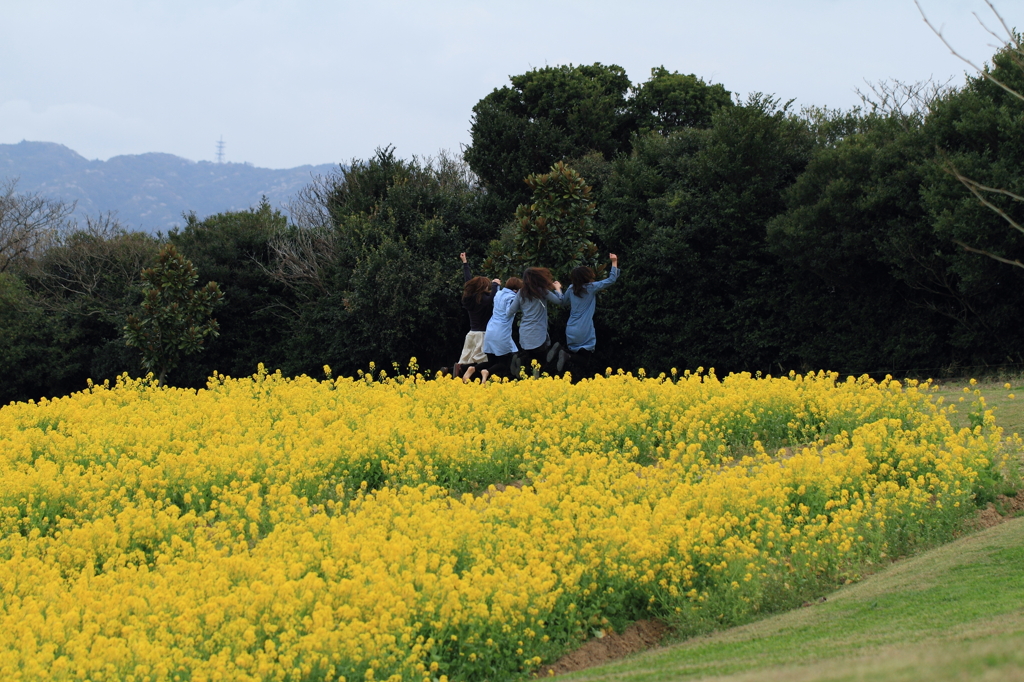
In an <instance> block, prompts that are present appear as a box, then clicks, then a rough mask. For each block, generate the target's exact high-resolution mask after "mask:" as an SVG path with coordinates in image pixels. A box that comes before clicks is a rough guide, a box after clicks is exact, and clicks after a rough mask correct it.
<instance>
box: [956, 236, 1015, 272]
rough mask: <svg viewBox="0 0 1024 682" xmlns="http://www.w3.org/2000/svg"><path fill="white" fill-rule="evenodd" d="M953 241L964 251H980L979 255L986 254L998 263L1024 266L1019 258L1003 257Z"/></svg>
mask: <svg viewBox="0 0 1024 682" xmlns="http://www.w3.org/2000/svg"><path fill="white" fill-rule="evenodd" d="M954 243H955V244H956V245H957V246H959V247H961V248H962V249H963V250H964V251H970V252H971V253H980V254H981V255H983V256H988V257H989V258H991V259H992V260H997V261H999V262H1000V263H1006V264H1007V265H1016V266H1017V267H1018V268H1024V263H1021V262H1020V261H1019V260H1010V259H1009V258H1003V257H1002V256H997V255H996V254H994V253H992V252H990V251H985V250H983V249H976V248H974V247H972V246H967V244H964V243H963V242H958V241H954Z"/></svg>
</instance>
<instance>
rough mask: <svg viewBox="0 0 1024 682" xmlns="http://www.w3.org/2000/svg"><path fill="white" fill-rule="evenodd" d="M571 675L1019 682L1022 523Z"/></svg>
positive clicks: (1023, 673) (1023, 659)
mask: <svg viewBox="0 0 1024 682" xmlns="http://www.w3.org/2000/svg"><path fill="white" fill-rule="evenodd" d="M566 677H567V678H571V679H575V680H623V681H625V680H636V681H638V682H639V681H644V682H654V681H661V680H696V679H701V680H769V681H776V680H777V681H780V682H781V681H790V680H793V681H800V682H805V681H806V682H810V681H817V680H989V679H991V680H1024V518H1020V519H1014V520H1011V521H1007V522H1006V523H1003V524H1001V525H998V526H994V527H992V528H989V529H987V530H984V531H980V532H978V533H975V534H972V535H969V536H967V537H964V538H962V539H960V540H957V541H955V542H953V543H950V544H948V545H945V546H943V547H939V548H937V549H934V550H931V551H928V552H926V553H923V554H921V555H918V556H916V557H913V558H910V559H906V560H903V561H900V562H898V563H895V564H893V565H891V566H889V567H887V568H885V569H883V570H881V571H879V572H878V573H876V574H875V575H873V576H871V577H869V578H867V579H865V580H864V581H863V582H860V583H857V584H854V585H849V586H847V587H844V588H842V589H840V590H838V591H837V592H835V593H833V594H831V595H829V596H828V597H827V598H826V600H825V601H824V602H819V603H815V604H814V605H813V606H807V607H805V608H801V609H797V610H795V611H791V612H789V613H785V614H781V615H778V616H774V617H772V618H768V619H765V620H762V621H759V622H756V623H751V624H748V625H745V626H741V627H737V628H733V629H731V630H727V631H724V632H720V633H717V634H714V635H710V636H707V637H699V638H694V639H691V640H688V641H685V642H682V643H680V644H676V645H673V646H667V647H664V648H660V649H656V650H652V651H648V652H646V653H644V654H641V655H638V656H634V657H631V658H627V659H623V660H621V661H618V662H616V663H614V664H612V665H608V666H604V667H601V668H592V669H589V670H583V671H580V672H577V673H574V674H572V675H567V676H566Z"/></svg>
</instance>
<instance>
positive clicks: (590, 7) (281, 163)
mask: <svg viewBox="0 0 1024 682" xmlns="http://www.w3.org/2000/svg"><path fill="white" fill-rule="evenodd" d="M919 1H920V3H921V6H922V8H923V9H924V11H925V13H926V14H927V15H928V18H929V19H930V20H931V21H932V22H933V23H934V24H935V25H936V27H941V29H942V31H943V33H944V35H945V36H946V37H947V39H948V40H949V41H950V42H951V43H952V44H953V45H954V46H955V47H956V48H957V49H958V51H960V52H961V53H962V54H963V55H964V56H966V57H968V58H970V59H972V60H973V61H974V62H975V63H978V64H980V63H983V62H985V61H986V60H988V59H989V58H990V57H991V55H992V53H993V52H994V47H993V46H994V45H995V44H996V39H995V38H994V37H993V36H991V35H989V34H987V33H986V32H985V29H984V28H982V26H981V25H979V23H978V20H977V19H976V18H975V16H974V15H973V14H972V13H976V14H977V15H978V16H979V17H981V19H982V20H984V21H985V23H986V24H987V25H989V27H990V28H998V27H999V26H998V20H997V19H996V17H995V15H993V14H992V12H991V10H990V9H989V8H988V7H987V6H986V4H985V2H984V0H919ZM995 2H996V7H997V9H998V10H999V11H1000V13H1001V14H1002V16H1003V18H1004V19H1005V20H1006V21H1007V23H1008V24H1010V25H1011V26H1024V2H1020V0H995ZM0 9H2V16H3V24H4V30H3V39H2V40H0V144H12V143H17V142H20V141H21V140H33V141H47V142H58V143H60V144H63V145H66V146H68V147H70V148H71V149H74V150H75V151H77V152H78V153H80V154H82V155H83V156H85V157H86V158H89V159H103V160H106V159H108V158H110V157H112V156H116V155H120V154H140V153H145V152H166V153H170V154H175V155H178V156H182V157H185V158H187V159H191V160H194V161H200V160H208V161H212V160H216V154H217V141H218V140H219V139H221V138H223V141H224V160H225V161H231V162H248V163H252V164H254V165H256V166H261V167H266V168H291V167H295V166H300V165H304V164H320V163H347V162H349V161H351V160H352V159H364V158H367V157H369V156H371V155H372V154H373V153H374V150H375V149H376V148H377V147H381V146H384V145H389V144H390V145H394V147H395V151H396V154H397V155H398V156H400V157H403V158H409V157H411V156H413V155H418V156H421V157H422V156H429V155H434V154H436V153H437V152H438V151H439V150H449V151H455V152H458V151H459V150H460V149H461V148H462V146H464V145H466V144H468V143H469V142H470V135H469V129H470V125H471V117H472V109H473V106H474V105H475V104H476V103H477V102H478V101H479V100H480V99H482V98H483V97H485V96H486V95H487V94H488V93H490V92H491V91H492V90H494V89H495V88H500V87H502V86H504V85H507V84H508V82H509V80H508V79H509V76H511V75H516V74H521V73H526V72H527V71H530V70H531V69H534V68H539V67H545V66H557V65H562V64H570V63H571V64H592V63H594V62H600V63H602V64H617V65H619V66H621V67H623V68H624V69H625V70H626V73H627V74H628V75H629V77H630V79H631V80H632V81H633V82H634V83H640V82H643V81H645V80H647V78H648V77H649V76H650V71H651V69H652V68H653V67H657V66H664V67H665V68H667V69H668V70H670V71H678V72H680V73H693V74H696V75H697V76H699V77H701V78H703V79H704V80H705V81H708V82H714V83H721V84H723V85H724V86H725V87H726V89H728V90H730V91H731V92H733V93H735V94H736V95H738V96H739V97H741V98H745V97H746V96H747V95H748V94H750V93H753V92H763V93H769V94H772V95H775V96H776V97H779V98H781V99H782V100H783V101H786V100H794V105H795V106H796V107H801V106H810V105H816V106H828V107H833V108H848V107H851V106H854V105H856V104H858V103H859V101H860V100H859V97H858V95H857V92H856V91H857V89H858V88H859V89H860V90H862V91H863V90H866V89H867V85H866V82H878V81H884V80H888V79H899V80H901V81H905V82H916V81H921V80H925V79H928V78H933V79H935V80H938V81H946V80H947V79H949V78H950V77H952V78H953V83H962V82H963V80H964V78H965V74H966V73H967V72H969V71H971V67H970V66H968V65H967V64H965V63H964V62H962V61H960V60H959V59H957V58H956V57H955V56H953V55H952V54H950V51H949V49H948V48H946V47H945V46H944V45H943V44H942V42H941V41H940V40H939V38H938V37H937V36H936V35H935V34H934V33H933V32H932V31H931V29H929V28H928V26H927V25H925V23H924V22H923V20H922V18H921V14H920V12H919V11H918V8H917V7H916V6H915V4H914V1H913V0H700V1H697V0H674V1H673V0H667V1H665V2H657V1H653V0H630V2H621V1H620V2H604V1H602V0H591V1H590V2H581V1H578V0H562V1H561V2H536V1H533V0H520V2H516V3H511V2H501V3H499V2H493V1H492V2H479V1H478V2H471V1H468V0H467V1H463V2H459V1H457V0H434V1H433V2H418V3H417V2H387V1H383V2H367V1H366V0H363V1H362V2H348V1H345V0H338V1H332V0H315V1H314V0H288V1H287V2H284V1H276V2H271V1H269V0H264V1H260V0H240V1H228V0H174V1H166V0H135V1H131V2H129V1H126V0H125V1H115V0H109V1H108V0H89V1H87V2H83V1H82V0H73V1H68V0H0Z"/></svg>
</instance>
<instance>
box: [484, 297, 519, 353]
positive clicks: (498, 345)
mask: <svg viewBox="0 0 1024 682" xmlns="http://www.w3.org/2000/svg"><path fill="white" fill-rule="evenodd" d="M515 300H516V292H514V291H512V290H511V289H499V290H498V293H496V294H494V312H493V313H491V319H490V320H488V321H487V331H485V332H484V352H485V353H490V354H491V355H508V354H509V353H516V352H518V351H519V349H518V348H516V344H515V342H514V341H513V340H512V321H513V320H515V318H516V316H515V313H511V314H510V313H509V312H508V309H509V308H511V307H512V303H513V302H514V301H515Z"/></svg>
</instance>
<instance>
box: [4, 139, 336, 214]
mask: <svg viewBox="0 0 1024 682" xmlns="http://www.w3.org/2000/svg"><path fill="white" fill-rule="evenodd" d="M337 168H338V166H337V165H334V164H323V165H319V166H299V167H297V168H288V169H285V170H273V169H270V168H256V167H255V166H253V165H251V164H248V163H212V162H210V161H189V160H188V159H183V158H181V157H180V156H174V155H172V154H159V153H151V154H128V155H125V156H115V157H113V158H111V159H109V160H107V161H90V160H88V159H86V158H85V157H83V156H81V155H80V154H78V153H77V152H75V151H73V150H71V149H68V148H67V147H65V146H64V145H61V144H56V143H53V142H20V143H18V144H0V180H2V179H6V178H10V177H18V178H20V179H19V181H18V188H17V189H18V191H19V192H38V193H40V194H43V195H45V196H48V197H52V198H54V199H63V200H65V201H76V202H78V206H77V210H76V213H77V215H79V216H84V215H95V214H97V213H100V212H106V211H117V215H118V217H119V218H120V221H121V223H122V224H123V225H124V226H125V227H128V228H131V229H139V230H144V231H146V232H157V231H164V232H166V231H167V230H168V229H170V228H172V227H174V226H175V225H179V226H180V225H182V224H183V223H184V221H183V220H182V218H181V214H182V212H187V211H195V212H196V214H197V215H199V217H200V218H204V217H206V216H208V215H212V214H214V213H220V212H222V211H237V210H244V209H247V208H249V207H250V206H255V205H256V204H258V203H259V201H260V197H261V196H263V195H266V196H267V198H268V199H269V200H270V203H271V204H273V205H274V206H276V207H279V208H283V207H284V205H285V203H286V202H288V201H289V200H290V199H291V198H292V197H294V195H295V193H296V192H298V190H299V189H301V188H302V187H303V186H305V185H307V184H308V183H309V182H310V180H311V179H312V177H313V176H315V175H325V174H327V173H328V172H330V171H332V170H336V169H337Z"/></svg>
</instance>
